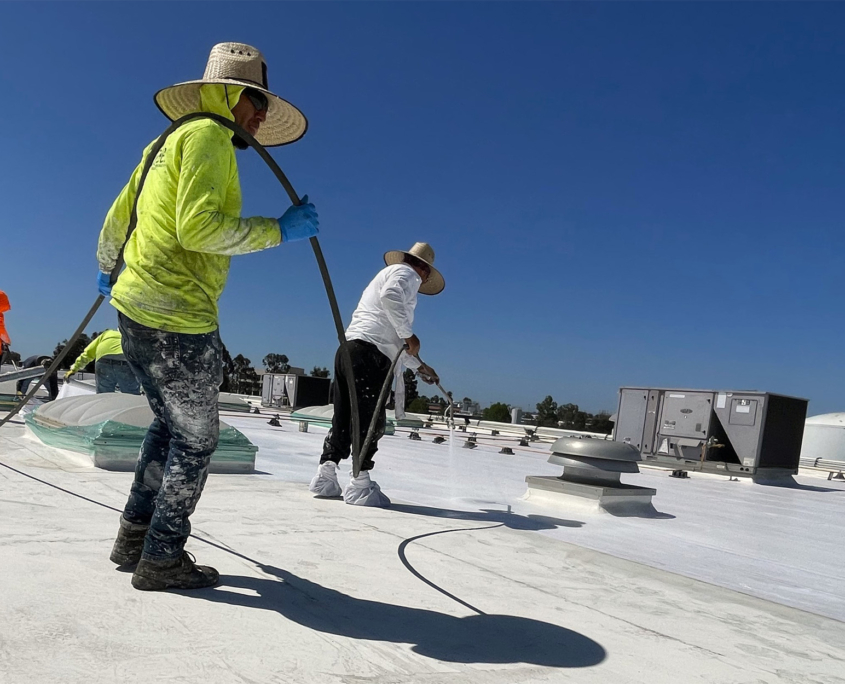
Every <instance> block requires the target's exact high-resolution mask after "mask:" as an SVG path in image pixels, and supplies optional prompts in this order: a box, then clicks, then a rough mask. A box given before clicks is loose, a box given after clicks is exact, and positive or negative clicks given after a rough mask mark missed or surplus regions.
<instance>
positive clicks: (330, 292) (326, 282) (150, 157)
mask: <svg viewBox="0 0 845 684" xmlns="http://www.w3.org/2000/svg"><path fill="white" fill-rule="evenodd" d="M193 119H211V120H212V121H216V122H217V123H219V124H220V125H221V126H225V127H226V128H228V129H229V130H230V131H232V132H234V133H235V134H236V135H237V136H238V137H239V138H241V139H242V140H244V141H245V142H246V143H247V144H248V145H249V146H250V147H252V148H253V149H254V150H255V151H256V152H258V155H259V156H260V157H261V158H262V159H263V160H264V161H265V163H266V164H267V166H269V167H270V170H271V171H272V172H273V174H274V175H275V176H276V179H277V180H278V181H279V183H281V185H282V187H283V188H284V189H285V192H287V194H288V197H289V198H290V201H291V202H292V203H293V204H294V205H295V206H299V205H300V204H301V202H300V200H299V196H298V195H297V194H296V192H295V191H294V189H293V186H292V185H291V184H290V181H289V180H288V179H287V176H285V174H284V172H283V171H282V169H281V168H280V167H279V165H278V164H277V163H276V160H275V159H273V157H271V156H270V153H269V152H267V150H266V149H264V147H263V146H262V145H261V143H259V142H258V141H257V140H256V139H255V138H253V137H252V136H251V135H250V134H249V133H247V132H246V131H245V130H244V129H243V128H241V127H240V126H238V125H237V124H236V123H234V122H232V121H230V120H229V119H227V118H226V117H224V116H220V115H219V114H213V113H211V112H192V113H191V114H186V115H185V116H183V117H181V118H179V119H176V121H174V122H173V123H172V124H170V126H168V127H167V130H165V131H164V133H162V134H161V135H160V136H159V138H158V140H156V142H155V143H154V144H153V146H152V148H151V149H150V152H149V154H147V158H146V159H145V160H144V169H143V171H142V173H141V177H140V179H139V180H138V189H137V190H136V192H135V201H134V203H133V205H132V213H131V215H130V218H129V226H128V228H127V230H126V239H125V240H124V242H123V247H121V249H120V253H119V255H118V257H117V263H116V264H115V267H114V268H113V269H112V272H111V277H110V279H109V280H110V282H111V284H112V285H114V284H115V283H116V282H117V277H118V275H120V271H121V269H122V268H123V264H124V260H123V250H124V249H125V247H126V244H127V243H128V242H129V238H130V236H131V235H132V233H133V231H134V230H135V226H136V225H137V223H138V198H139V197H140V196H141V190H142V189H143V188H144V182H145V181H146V179H147V174H148V173H149V171H150V168H151V167H152V164H153V161H154V160H155V158H156V156H157V155H158V153H159V151H160V150H161V148H162V147H163V146H164V141H165V140H167V138H168V137H169V136H170V134H171V133H173V131H175V130H176V129H177V128H179V127H180V126H182V125H184V124H186V123H187V122H189V121H192V120H193ZM310 242H311V248H312V249H313V250H314V256H315V257H316V259H317V265H318V266H319V268H320V275H321V276H322V277H323V286H324V287H325V288H326V295H327V296H328V298H329V306H330V307H331V310H332V318H333V319H334V325H335V329H336V330H337V339H338V342H339V343H340V351H341V354H342V355H343V360H344V361H345V363H344V364H342V365H343V366H344V367H345V371H344V372H345V375H346V382H347V385H348V387H349V402H350V406H351V408H352V462H353V464H355V465H353V469H354V470H355V473H354V474H355V475H356V476H357V475H358V472H357V470H358V468H359V467H360V461H361V458H360V454H361V444H360V442H361V436H360V429H359V425H360V418H359V416H358V397H357V396H356V394H355V377H354V375H353V374H352V360H351V358H350V356H349V349H348V347H347V345H346V334H345V332H344V329H343V321H342V319H341V316H340V309H339V308H338V306H337V298H336V297H335V294H334V287H332V281H331V277H330V276H329V269H328V267H327V266H326V260H325V258H324V257H323V250H322V249H321V248H320V243H319V241H318V240H317V238H316V237H312V238H311V239H310ZM103 299H105V297H104V296H103V295H102V294H100V295H98V296H97V299H96V301H95V302H94V305H93V306H92V307H91V309H90V310H89V311H88V313H87V315H86V316H85V318H84V319H83V321H82V323H80V325H79V327H78V328H77V329H76V331H75V332H74V333H73V335H71V337H70V339H69V340H68V341H67V344H65V346H64V349H62V351H61V352H59V354H58V355H56V358H54V359H53V362H52V363H51V364H50V367H49V368H48V369H47V372H46V373H45V374H44V375H43V376H42V377H41V378H40V379H39V380H38V382H37V383H36V384H35V386H34V387H32V388H31V389H30V390H29V392H27V394H26V397H24V398H23V400H22V401H21V402H20V403H19V404H18V405H17V406H15V407H14V408H13V409H12V410H11V411H9V413H8V414H7V415H6V417H5V418H3V419H2V420H0V427H3V425H5V424H6V423H8V422H9V421H10V420H11V419H12V418H13V417H14V416H15V415H17V414H18V412H19V411H20V410H21V409H22V408H23V407H24V405H25V404H26V403H27V402H28V401H29V400H30V399H32V397H33V396H35V393H36V392H37V391H38V390H39V389H40V388H41V386H42V385H43V384H44V382H45V381H46V380H47V378H49V377H50V376H51V375H52V374H53V373H55V372H56V371H57V370H58V368H59V365H60V364H61V362H62V361H63V360H64V358H65V356H67V353H68V352H69V351H70V349H71V348H72V347H73V345H74V343H75V342H76V341H77V340H78V339H79V336H80V335H82V333H83V331H84V330H85V328H86V327H87V325H88V323H89V322H90V321H91V319H92V318H93V317H94V314H95V313H97V309H99V308H100V304H102V303H103ZM377 417H378V413H376V414H375V415H374V416H373V421H375V420H377ZM372 430H373V424H371V425H370V431H372ZM356 466H357V467H356Z"/></svg>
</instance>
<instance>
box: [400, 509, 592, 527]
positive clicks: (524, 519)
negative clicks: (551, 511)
mask: <svg viewBox="0 0 845 684" xmlns="http://www.w3.org/2000/svg"><path fill="white" fill-rule="evenodd" d="M390 510H391V511H397V512H398V513H410V514H412V515H426V516H430V517H433V518H448V519H450V520H471V521H473V522H486V523H500V524H501V525H503V526H504V527H509V528H510V529H512V530H535V531H536V530H553V529H555V528H558V527H583V526H584V523H583V522H581V521H580V520H564V519H562V518H552V517H549V516H546V515H534V514H529V515H519V514H518V513H513V512H511V511H502V510H495V509H492V508H482V509H481V510H479V511H455V510H452V509H449V508H435V507H433V506H415V505H412V504H399V503H391V504H390Z"/></svg>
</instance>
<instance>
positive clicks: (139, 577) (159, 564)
mask: <svg viewBox="0 0 845 684" xmlns="http://www.w3.org/2000/svg"><path fill="white" fill-rule="evenodd" d="M219 579H220V573H219V572H217V570H215V569H214V568H212V567H210V566H208V565H197V564H196V561H195V559H194V557H193V556H192V555H191V554H190V553H188V552H187V551H183V552H182V557H181V558H176V559H173V560H147V559H146V558H142V559H141V560H140V561H139V563H138V567H137V568H135V573H134V574H133V575H132V586H133V587H135V588H136V589H140V590H141V591H164V590H165V589H204V588H206V587H213V586H214V585H215V584H217V582H218V581H219Z"/></svg>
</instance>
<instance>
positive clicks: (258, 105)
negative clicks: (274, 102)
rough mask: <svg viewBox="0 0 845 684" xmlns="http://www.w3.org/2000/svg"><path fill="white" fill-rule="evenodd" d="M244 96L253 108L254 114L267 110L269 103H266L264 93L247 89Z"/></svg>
mask: <svg viewBox="0 0 845 684" xmlns="http://www.w3.org/2000/svg"><path fill="white" fill-rule="evenodd" d="M244 95H246V97H247V99H248V100H249V101H250V102H251V103H252V106H253V107H255V111H256V112H260V111H263V110H265V109H267V107H268V105H269V102H267V96H266V95H265V94H264V93H262V92H260V91H258V90H253V89H252V88H247V89H246V90H245V91H244Z"/></svg>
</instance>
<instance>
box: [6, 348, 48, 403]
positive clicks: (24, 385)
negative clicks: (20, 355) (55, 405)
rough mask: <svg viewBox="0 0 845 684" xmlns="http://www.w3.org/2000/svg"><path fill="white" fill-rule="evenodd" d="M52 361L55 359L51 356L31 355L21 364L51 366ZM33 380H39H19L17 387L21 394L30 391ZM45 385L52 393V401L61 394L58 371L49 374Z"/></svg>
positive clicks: (25, 365) (24, 365)
mask: <svg viewBox="0 0 845 684" xmlns="http://www.w3.org/2000/svg"><path fill="white" fill-rule="evenodd" d="M51 363H53V359H52V358H51V357H49V356H30V357H29V358H27V359H24V361H23V363H22V364H21V368H36V367H37V366H44V368H49V367H50V364H51ZM33 382H38V379H37V378H28V379H26V380H18V383H17V385H16V386H15V388H16V389H17V391H18V393H19V394H26V393H27V392H28V391H29V386H30V384H32V383H33ZM44 387H46V388H47V393H48V394H49V395H50V401H53V400H54V399H55V398H56V397H58V396H59V378H58V376H57V375H56V371H53V374H52V375H48V376H47V379H46V380H44Z"/></svg>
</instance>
